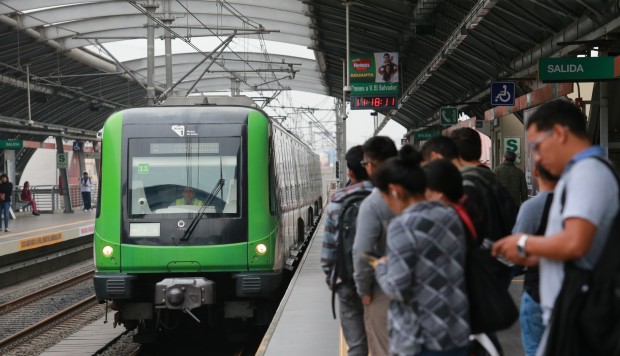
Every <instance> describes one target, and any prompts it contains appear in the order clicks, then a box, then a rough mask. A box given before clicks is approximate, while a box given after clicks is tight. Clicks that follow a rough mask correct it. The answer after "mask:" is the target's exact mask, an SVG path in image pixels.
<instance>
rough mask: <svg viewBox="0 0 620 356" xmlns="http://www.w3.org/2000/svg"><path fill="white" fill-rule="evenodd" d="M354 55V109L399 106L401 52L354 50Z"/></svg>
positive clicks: (352, 79)
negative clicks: (364, 51) (399, 54)
mask: <svg viewBox="0 0 620 356" xmlns="http://www.w3.org/2000/svg"><path fill="white" fill-rule="evenodd" d="M350 58H351V60H350V63H349V72H350V78H349V82H350V84H351V87H352V91H351V101H352V103H351V109H353V110H360V109H375V110H376V109H379V108H386V109H388V108H389V109H392V108H397V107H398V102H397V99H396V98H397V97H398V94H399V92H400V90H399V89H400V85H399V80H400V79H399V65H398V53H397V52H377V53H357V52H353V53H351V56H350ZM364 100H366V101H364Z"/></svg>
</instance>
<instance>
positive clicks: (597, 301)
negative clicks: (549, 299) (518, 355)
mask: <svg viewBox="0 0 620 356" xmlns="http://www.w3.org/2000/svg"><path fill="white" fill-rule="evenodd" d="M594 158H596V159H598V160H600V161H601V162H603V163H605V165H606V166H607V167H609V169H610V170H611V171H612V172H613V174H614V177H615V178H616V182H617V183H616V184H618V187H619V188H620V180H619V179H618V174H617V172H616V170H615V169H614V167H613V166H612V165H611V164H610V163H609V162H608V161H606V160H604V159H601V158H600V157H594ZM585 183H587V182H585ZM565 196H566V189H565V190H564V191H563V192H562V196H561V200H560V201H561V203H562V205H561V210H563V209H564V201H565ZM618 231H620V210H619V211H618V212H617V213H616V215H615V217H614V220H613V223H612V225H611V228H610V230H609V236H608V237H607V241H606V243H605V248H604V249H603V251H602V253H601V256H600V257H599V260H598V262H597V263H596V265H595V266H594V269H593V270H584V269H582V268H580V267H578V266H577V265H576V264H575V263H573V262H572V261H568V262H565V263H564V281H563V282H562V289H561V290H560V293H559V294H558V297H557V299H556V301H555V305H554V307H553V314H552V316H551V329H550V330H549V338H548V341H547V348H546V350H545V355H548V356H556V355H562V356H571V355H620V258H618V256H620V238H619V236H618Z"/></svg>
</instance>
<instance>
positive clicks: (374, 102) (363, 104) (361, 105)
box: [351, 95, 398, 110]
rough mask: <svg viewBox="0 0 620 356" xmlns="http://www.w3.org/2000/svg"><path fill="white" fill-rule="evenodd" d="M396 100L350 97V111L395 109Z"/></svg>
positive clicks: (389, 97) (396, 105)
mask: <svg viewBox="0 0 620 356" xmlns="http://www.w3.org/2000/svg"><path fill="white" fill-rule="evenodd" d="M397 108H398V98H397V97H396V96H395V95H390V96H352V97H351V110H369V109H371V110H377V109H397Z"/></svg>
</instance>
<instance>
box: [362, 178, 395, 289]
mask: <svg viewBox="0 0 620 356" xmlns="http://www.w3.org/2000/svg"><path fill="white" fill-rule="evenodd" d="M393 217H394V214H392V211H391V210H390V208H389V207H388V206H387V204H386V203H385V201H384V200H383V198H382V197H381V193H380V191H379V189H377V188H374V189H373V191H372V193H370V195H369V196H368V197H366V199H364V201H363V202H362V205H361V206H360V210H359V213H358V214H357V226H356V232H355V240H354V242H353V271H354V272H353V279H354V280H355V286H356V288H357V294H358V295H359V296H365V295H369V294H374V293H377V292H379V293H383V291H382V290H381V287H379V284H378V283H377V281H376V280H375V271H374V270H373V269H372V267H371V266H370V265H369V264H368V260H367V259H366V258H364V257H363V255H362V252H366V253H371V254H375V255H378V256H384V255H385V246H386V241H387V226H388V224H389V223H390V220H392V218H393Z"/></svg>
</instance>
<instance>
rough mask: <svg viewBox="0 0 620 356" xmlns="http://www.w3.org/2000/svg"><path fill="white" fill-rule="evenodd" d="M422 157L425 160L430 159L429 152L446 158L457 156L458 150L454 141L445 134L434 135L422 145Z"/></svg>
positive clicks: (450, 158)
mask: <svg viewBox="0 0 620 356" xmlns="http://www.w3.org/2000/svg"><path fill="white" fill-rule="evenodd" d="M420 152H421V153H422V158H424V160H425V161H428V160H430V159H431V153H432V152H436V153H439V154H440V155H442V156H443V158H445V159H447V160H452V159H455V158H458V156H459V151H458V148H457V147H456V144H455V143H454V141H452V139H451V138H449V137H446V136H435V137H433V138H431V139H430V140H428V141H426V143H425V144H424V145H423V146H422V150H421V151H420Z"/></svg>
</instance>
